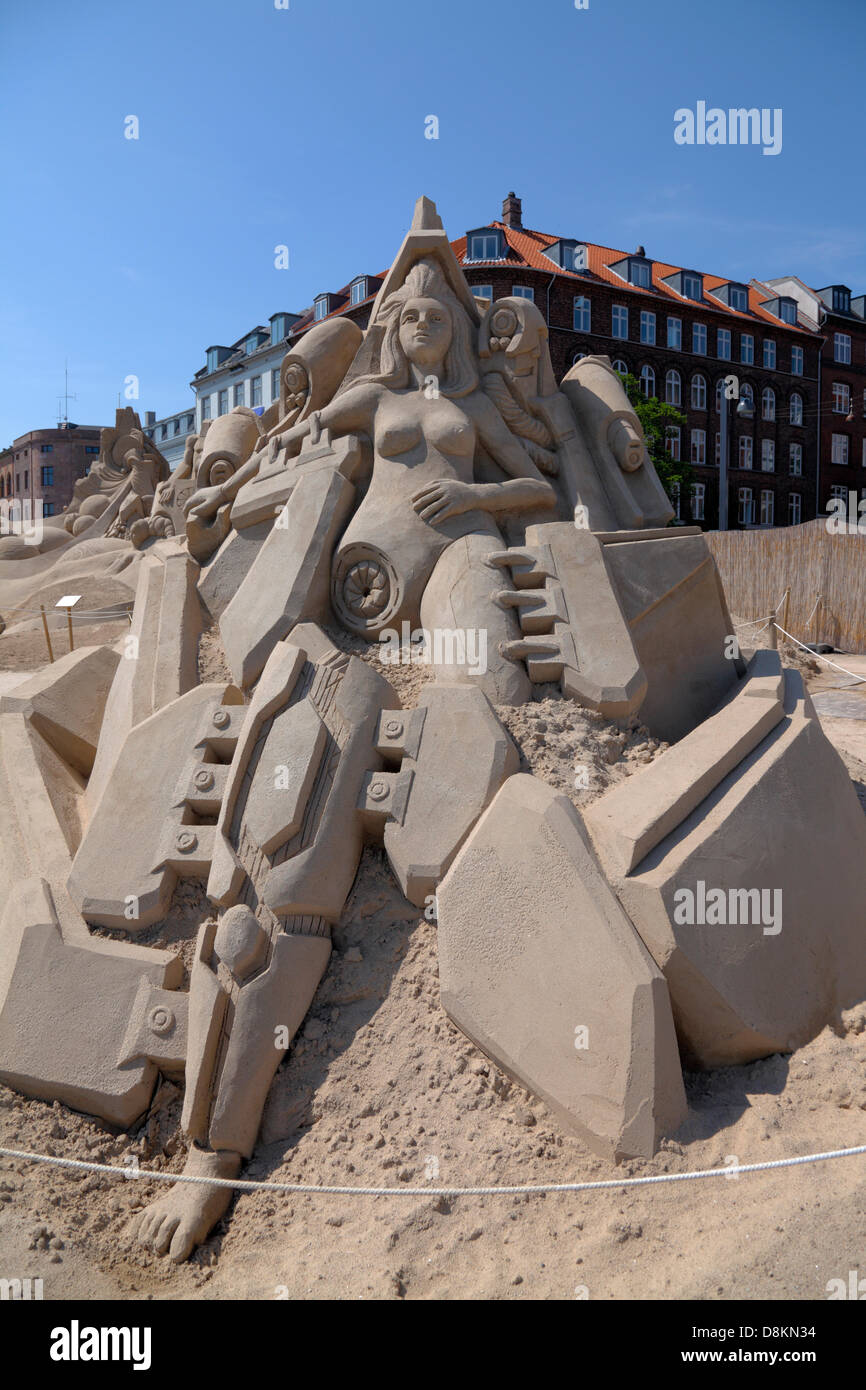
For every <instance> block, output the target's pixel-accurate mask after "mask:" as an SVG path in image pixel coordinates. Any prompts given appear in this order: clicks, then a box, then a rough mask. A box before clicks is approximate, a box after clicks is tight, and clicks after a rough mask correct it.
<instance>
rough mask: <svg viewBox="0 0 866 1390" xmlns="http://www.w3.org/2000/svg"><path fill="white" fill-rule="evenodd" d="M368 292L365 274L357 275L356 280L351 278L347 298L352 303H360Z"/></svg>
mask: <svg viewBox="0 0 866 1390" xmlns="http://www.w3.org/2000/svg"><path fill="white" fill-rule="evenodd" d="M369 293H370V291H369V290H368V288H367V277H366V275H359V276H358V278H357V280H353V281H352V284H351V286H350V287H349V299H350V301H351V302H352V304H362V303H363V302H364V300H365V299H366V298H367V296H368V294H369Z"/></svg>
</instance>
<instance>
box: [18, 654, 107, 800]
mask: <svg viewBox="0 0 866 1390" xmlns="http://www.w3.org/2000/svg"><path fill="white" fill-rule="evenodd" d="M119 660H120V658H119V656H118V654H117V652H115V651H112V649H111V647H81V648H80V649H79V650H78V651H72V652H68V653H67V654H66V655H65V656H61V657H59V658H58V660H57V661H55V662H54V664H53V665H50V666H45V667H43V669H42V670H41V671H38V672H37V673H36V674H35V675H34V676H31V677H30V678H29V679H27V680H25V681H24V682H23V683H22V684H21V685H18V686H16V688H15V690H14V691H13V692H12V693H10V694H8V695H4V696H3V697H2V699H0V714H2V713H4V712H9V711H13V710H14V711H17V712H19V713H21V714H24V715H26V717H27V719H28V720H29V722H30V724H31V726H32V727H33V728H34V729H36V730H37V731H38V732H39V733H40V734H41V735H42V737H43V738H44V739H45V741H46V743H48V744H50V746H51V747H52V748H53V749H54V751H55V752H56V753H57V754H58V756H59V757H61V758H63V759H64V761H65V762H67V763H69V765H70V766H71V767H74V768H75V769H76V770H77V771H78V772H80V773H83V775H84V776H85V777H86V776H88V775H89V773H90V772H91V770H92V768H93V760H94V758H95V757H96V745H97V743H98V741H99V731H100V728H101V726H102V715H103V711H104V709H105V703H106V700H107V699H108V692H109V690H110V688H111V683H112V681H113V679H114V675H115V672H116V670H117V664H118V661H119Z"/></svg>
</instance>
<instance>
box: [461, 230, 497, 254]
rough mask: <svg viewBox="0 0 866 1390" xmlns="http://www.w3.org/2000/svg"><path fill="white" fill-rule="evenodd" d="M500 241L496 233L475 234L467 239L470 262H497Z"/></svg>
mask: <svg viewBox="0 0 866 1390" xmlns="http://www.w3.org/2000/svg"><path fill="white" fill-rule="evenodd" d="M499 247H500V239H499V233H498V232H476V233H475V234H474V235H473V236H471V237H470V238H469V259H470V261H498V260H500V259H501V257H500V254H499Z"/></svg>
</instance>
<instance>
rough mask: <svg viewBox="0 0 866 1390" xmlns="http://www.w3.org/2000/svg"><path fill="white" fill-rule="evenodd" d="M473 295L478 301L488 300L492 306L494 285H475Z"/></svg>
mask: <svg viewBox="0 0 866 1390" xmlns="http://www.w3.org/2000/svg"><path fill="white" fill-rule="evenodd" d="M472 293H473V294H474V296H475V298H476V299H488V300H489V301H490V303H491V304H492V303H493V286H492V285H473V286H472Z"/></svg>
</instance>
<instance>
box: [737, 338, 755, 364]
mask: <svg viewBox="0 0 866 1390" xmlns="http://www.w3.org/2000/svg"><path fill="white" fill-rule="evenodd" d="M740 363H741V365H742V366H744V367H754V365H755V335H754V333H741V334H740Z"/></svg>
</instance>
